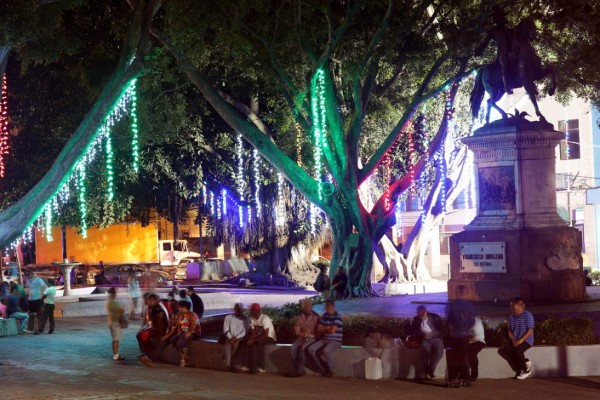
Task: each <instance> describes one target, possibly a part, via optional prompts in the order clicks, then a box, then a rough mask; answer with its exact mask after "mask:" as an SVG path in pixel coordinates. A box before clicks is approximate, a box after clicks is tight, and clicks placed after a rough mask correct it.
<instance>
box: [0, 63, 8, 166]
mask: <svg viewBox="0 0 600 400" xmlns="http://www.w3.org/2000/svg"><path fill="white" fill-rule="evenodd" d="M7 90H8V86H7V84H6V74H4V75H3V76H2V97H1V98H0V177H1V178H4V173H5V169H6V155H7V154H8V100H7V99H8V94H7Z"/></svg>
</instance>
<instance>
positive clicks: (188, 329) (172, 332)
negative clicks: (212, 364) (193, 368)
mask: <svg viewBox="0 0 600 400" xmlns="http://www.w3.org/2000/svg"><path fill="white" fill-rule="evenodd" d="M178 305H179V312H178V313H177V319H176V320H175V323H174V324H173V325H172V326H171V328H170V329H169V331H167V334H166V335H165V336H166V337H170V339H169V342H170V343H171V344H172V345H173V346H175V348H176V349H177V351H178V352H179V366H180V367H185V366H186V364H187V353H188V349H187V346H188V345H189V344H190V342H191V341H192V340H194V339H197V338H198V337H200V321H199V320H198V316H197V315H196V314H194V313H193V312H192V311H190V304H189V303H188V302H187V301H180V302H179V303H178Z"/></svg>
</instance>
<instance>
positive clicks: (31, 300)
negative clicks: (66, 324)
mask: <svg viewBox="0 0 600 400" xmlns="http://www.w3.org/2000/svg"><path fill="white" fill-rule="evenodd" d="M46 287H47V286H46V284H45V283H44V280H43V279H42V278H40V277H39V276H37V275H36V273H35V271H32V273H31V279H29V296H28V298H27V302H28V304H29V306H28V308H29V316H30V317H33V321H32V322H33V323H32V324H31V330H33V331H35V320H36V319H37V320H38V329H37V330H39V329H40V328H39V326H40V320H39V318H40V314H41V312H42V296H43V295H44V290H46Z"/></svg>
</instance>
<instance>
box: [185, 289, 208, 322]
mask: <svg viewBox="0 0 600 400" xmlns="http://www.w3.org/2000/svg"><path fill="white" fill-rule="evenodd" d="M186 294H187V295H188V297H189V299H190V300H191V301H192V311H193V312H195V313H196V315H197V316H198V318H202V316H203V315H204V302H203V301H202V299H201V298H200V296H198V294H196V292H195V291H194V287H193V286H188V288H187V291H186Z"/></svg>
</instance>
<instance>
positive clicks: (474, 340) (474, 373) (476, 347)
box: [469, 317, 485, 382]
mask: <svg viewBox="0 0 600 400" xmlns="http://www.w3.org/2000/svg"><path fill="white" fill-rule="evenodd" d="M484 347H485V329H484V328H483V322H482V321H481V318H479V317H475V325H473V328H471V337H470V339H469V368H470V372H469V380H470V381H471V382H476V381H477V378H478V377H479V358H477V355H478V354H479V352H480V351H481V350H483V348H484Z"/></svg>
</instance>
